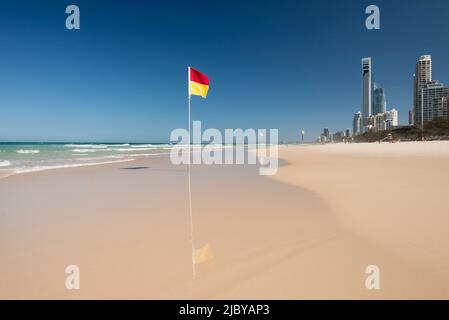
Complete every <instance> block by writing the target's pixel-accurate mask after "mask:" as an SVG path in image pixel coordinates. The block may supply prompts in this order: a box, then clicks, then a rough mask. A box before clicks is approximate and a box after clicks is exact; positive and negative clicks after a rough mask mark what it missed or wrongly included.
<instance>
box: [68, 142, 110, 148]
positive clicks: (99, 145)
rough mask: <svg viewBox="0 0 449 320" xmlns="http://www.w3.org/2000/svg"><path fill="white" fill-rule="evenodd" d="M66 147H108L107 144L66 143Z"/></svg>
mask: <svg viewBox="0 0 449 320" xmlns="http://www.w3.org/2000/svg"><path fill="white" fill-rule="evenodd" d="M64 147H68V148H92V149H106V148H107V147H108V145H106V144H73V143H72V144H65V145H64Z"/></svg>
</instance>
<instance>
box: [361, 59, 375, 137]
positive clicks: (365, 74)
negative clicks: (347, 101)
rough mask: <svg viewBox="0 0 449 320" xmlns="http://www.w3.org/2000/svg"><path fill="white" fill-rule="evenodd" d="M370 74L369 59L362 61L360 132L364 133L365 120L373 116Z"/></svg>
mask: <svg viewBox="0 0 449 320" xmlns="http://www.w3.org/2000/svg"><path fill="white" fill-rule="evenodd" d="M372 85H373V83H372V74H371V58H363V59H362V86H363V88H362V126H361V131H362V132H364V131H365V130H364V127H365V125H366V123H365V119H367V118H368V117H369V116H370V115H372V114H373V106H372V97H373V92H372Z"/></svg>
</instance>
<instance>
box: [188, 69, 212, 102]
mask: <svg viewBox="0 0 449 320" xmlns="http://www.w3.org/2000/svg"><path fill="white" fill-rule="evenodd" d="M208 90H209V79H208V78H207V77H206V75H205V74H203V73H201V72H199V71H198V70H195V69H193V68H192V67H189V96H191V95H196V96H201V97H203V98H206V96H207V91H208Z"/></svg>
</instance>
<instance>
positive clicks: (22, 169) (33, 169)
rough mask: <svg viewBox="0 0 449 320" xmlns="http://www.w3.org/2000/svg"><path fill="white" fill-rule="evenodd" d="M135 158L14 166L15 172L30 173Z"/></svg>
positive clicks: (125, 160) (126, 160)
mask: <svg viewBox="0 0 449 320" xmlns="http://www.w3.org/2000/svg"><path fill="white" fill-rule="evenodd" d="M133 160H135V159H134V158H129V159H122V160H113V161H99V162H88V163H74V164H59V165H52V166H34V167H17V168H14V170H13V173H14V174H19V173H30V172H38V171H46V170H53V169H65V168H77V167H86V166H97V165H102V164H111V163H119V162H128V161H133Z"/></svg>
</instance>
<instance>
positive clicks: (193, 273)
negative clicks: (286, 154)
mask: <svg viewBox="0 0 449 320" xmlns="http://www.w3.org/2000/svg"><path fill="white" fill-rule="evenodd" d="M188 73H189V84H188V85H189V97H188V100H189V126H188V127H189V140H188V141H189V161H188V162H187V172H188V180H189V217H190V242H191V244H192V275H193V279H194V280H195V278H196V268H195V238H194V232H193V214H192V186H191V183H190V159H191V158H190V157H191V155H192V145H191V143H190V142H191V141H190V137H191V133H190V97H191V96H190V67H189V68H188Z"/></svg>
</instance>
